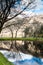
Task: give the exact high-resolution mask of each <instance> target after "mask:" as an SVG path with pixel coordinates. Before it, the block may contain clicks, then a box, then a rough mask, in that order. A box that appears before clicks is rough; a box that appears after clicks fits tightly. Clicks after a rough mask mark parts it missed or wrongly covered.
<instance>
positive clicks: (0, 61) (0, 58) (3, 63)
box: [0, 53, 13, 65]
mask: <svg viewBox="0 0 43 65" xmlns="http://www.w3.org/2000/svg"><path fill="white" fill-rule="evenodd" d="M0 65H13V64H12V63H11V62H9V61H8V60H7V59H6V58H5V57H4V55H3V54H2V53H0Z"/></svg>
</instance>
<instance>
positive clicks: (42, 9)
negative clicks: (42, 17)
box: [32, 0, 43, 14]
mask: <svg viewBox="0 0 43 65" xmlns="http://www.w3.org/2000/svg"><path fill="white" fill-rule="evenodd" d="M32 12H34V13H39V14H40V13H41V14H42V13H43V0H37V6H36V8H35V9H33V10H32Z"/></svg>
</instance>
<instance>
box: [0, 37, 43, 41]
mask: <svg viewBox="0 0 43 65" xmlns="http://www.w3.org/2000/svg"><path fill="white" fill-rule="evenodd" d="M11 40H12V41H13V40H19V41H21V40H23V41H43V38H40V37H37V38H36V37H29V38H19V37H18V38H7V37H3V38H0V41H11Z"/></svg>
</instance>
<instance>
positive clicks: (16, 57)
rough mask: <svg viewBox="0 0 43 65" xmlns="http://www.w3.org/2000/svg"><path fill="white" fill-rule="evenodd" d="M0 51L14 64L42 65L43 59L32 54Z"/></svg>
mask: <svg viewBox="0 0 43 65" xmlns="http://www.w3.org/2000/svg"><path fill="white" fill-rule="evenodd" d="M0 52H2V53H3V54H4V56H5V57H6V58H7V59H8V60H9V61H11V62H12V63H14V64H15V65H31V64H32V65H43V59H41V58H36V57H33V56H32V55H26V54H23V53H21V52H19V53H15V52H11V51H10V52H9V51H5V50H0Z"/></svg>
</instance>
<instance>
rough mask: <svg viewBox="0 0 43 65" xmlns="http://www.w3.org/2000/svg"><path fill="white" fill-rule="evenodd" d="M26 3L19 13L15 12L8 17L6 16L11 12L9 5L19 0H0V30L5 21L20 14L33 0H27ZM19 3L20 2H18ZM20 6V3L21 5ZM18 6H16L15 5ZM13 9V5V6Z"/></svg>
mask: <svg viewBox="0 0 43 65" xmlns="http://www.w3.org/2000/svg"><path fill="white" fill-rule="evenodd" d="M20 1H23V0H20ZM29 1H30V2H28V4H27V5H26V6H25V7H24V8H23V10H21V11H20V12H19V13H17V14H15V15H14V16H13V17H11V18H10V19H8V16H9V14H10V12H11V7H12V6H13V5H15V3H16V2H19V0H0V32H1V30H2V27H3V25H4V23H5V22H7V21H9V20H11V19H13V18H14V17H16V16H18V15H19V14H21V13H22V12H23V11H24V10H25V9H26V8H27V7H28V6H29V5H30V4H32V3H33V2H34V0H29ZM19 5H20V4H19ZM21 6H22V5H21ZM17 7H18V6H17ZM14 9H15V7H14Z"/></svg>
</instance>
